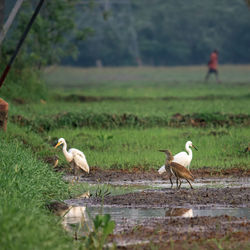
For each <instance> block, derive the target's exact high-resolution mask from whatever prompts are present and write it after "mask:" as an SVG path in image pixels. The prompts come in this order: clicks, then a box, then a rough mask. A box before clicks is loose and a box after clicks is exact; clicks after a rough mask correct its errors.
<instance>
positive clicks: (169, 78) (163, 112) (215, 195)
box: [0, 65, 250, 249]
mask: <svg viewBox="0 0 250 250" xmlns="http://www.w3.org/2000/svg"><path fill="white" fill-rule="evenodd" d="M219 73H220V80H221V82H220V83H217V82H216V81H215V79H214V78H213V76H212V77H211V79H209V81H208V82H204V77H205V74H206V67H205V66H189V67H159V68H154V67H137V68H133V67H127V68H84V69H82V68H71V67H61V66H56V67H55V66H54V67H50V68H46V69H45V71H44V73H43V76H42V77H43V80H44V81H45V83H46V85H47V87H48V96H47V98H46V99H45V100H37V102H35V103H30V102H28V101H26V100H23V99H15V100H12V101H10V102H9V121H8V131H7V133H1V140H2V141H4V142H5V144H4V145H5V147H4V150H3V149H2V151H1V152H0V153H1V154H2V165H3V166H5V167H4V168H1V170H2V173H4V172H5V171H8V176H9V177H8V178H6V177H5V176H4V175H1V174H0V177H1V176H2V181H1V183H2V185H3V188H2V190H8V188H9V189H10V190H12V189H13V190H15V191H13V194H11V195H10V194H9V193H8V192H6V191H3V192H2V195H1V199H3V200H4V199H5V202H7V201H8V202H12V203H15V204H16V206H15V207H13V211H10V212H9V217H13V216H14V215H15V209H18V206H19V205H18V204H19V203H22V202H23V204H24V205H22V206H21V207H22V211H25V212H23V213H22V215H23V214H25V215H26V216H27V218H28V219H27V220H25V223H24V224H23V227H24V228H25V231H24V232H26V233H25V235H26V236H25V237H26V238H27V239H26V238H25V239H26V240H23V241H22V237H23V235H20V237H19V236H17V238H18V237H19V238H18V240H17V242H18V243H17V244H19V245H20V246H21V247H22V248H23V249H34V248H36V249H44V248H43V247H45V246H48V247H47V248H48V249H55V246H56V245H57V248H58V249H64V248H65V249H85V248H86V249H90V248H88V247H87V246H88V244H90V243H89V242H90V241H88V243H86V242H87V241H86V239H85V238H84V239H85V240H84V241H81V240H76V239H79V237H80V231H77V232H78V233H79V234H76V229H74V227H72V224H77V225H78V226H79V221H82V215H81V216H80V217H81V219H79V218H78V220H76V221H75V222H74V223H73V222H72V221H71V222H67V223H68V224H67V223H66V222H65V223H66V224H67V225H71V226H70V228H71V229H70V230H69V226H67V227H66V228H67V229H68V230H66V231H70V233H66V232H64V230H63V229H62V228H61V227H60V223H61V221H60V222H57V223H58V224H57V226H56V224H55V223H51V222H49V223H50V224H48V221H57V220H58V219H56V218H55V216H53V215H52V214H51V213H49V211H48V210H46V209H45V207H44V204H46V203H47V202H50V201H51V200H55V199H56V200H64V201H65V202H66V203H67V204H68V205H72V206H74V207H78V208H79V207H80V208H81V209H83V207H84V208H86V207H89V208H90V211H91V210H92V211H93V213H96V212H95V209H97V208H98V209H99V208H100V207H102V208H104V211H105V212H106V213H109V214H111V218H113V219H114V220H115V221H116V228H115V231H114V233H113V234H111V235H110V236H109V238H108V242H109V245H105V246H106V247H111V246H112V247H114V246H113V245H110V244H115V245H116V248H118V249H163V248H164V249H190V248H192V249H196V248H197V249H198V248H199V249H224V248H225V249H238V248H239V247H240V248H242V249H248V247H249V237H248V236H249V232H250V220H249V214H250V211H249V200H250V197H249V184H248V183H249V175H250V155H249V150H250V149H249V148H250V144H249V143H250V108H249V107H250V66H249V65H222V66H220V68H219ZM7 101H8V100H7ZM60 137H63V138H65V140H66V141H67V144H68V147H69V148H71V147H74V148H77V149H79V150H81V151H83V152H84V154H85V155H86V158H87V161H88V163H89V166H90V174H89V175H88V174H83V175H82V176H81V178H80V182H79V183H78V184H71V183H72V179H73V176H72V171H71V168H70V166H69V164H68V163H67V162H66V160H65V157H64V155H63V153H62V150H61V148H60V147H59V148H57V149H55V148H54V146H55V144H56V143H57V140H58V139H59V138H60ZM188 140H190V141H192V142H193V144H194V145H195V146H196V147H197V148H198V151H195V150H193V160H192V163H191V167H190V170H191V172H192V173H193V174H194V175H195V177H196V178H197V179H196V180H195V183H194V185H195V186H194V190H191V189H189V186H186V185H184V187H183V189H181V190H179V191H177V190H175V189H170V185H169V181H168V178H167V176H165V175H164V176H163V177H162V176H160V175H159V174H158V172H157V170H158V169H159V168H160V167H161V166H162V165H163V164H164V162H165V156H164V155H163V154H162V153H160V152H159V151H158V150H159V149H170V150H171V152H172V153H173V154H176V153H178V152H181V151H184V150H185V143H186V141H188ZM10 148H12V149H15V150H12V151H13V152H12V153H10V152H11V150H10ZM7 152H8V155H9V156H8V158H6V157H4V156H5V155H6V154H7ZM17 152H19V153H17ZM20 152H22V153H20ZM23 155H24V156H23ZM28 155H30V157H31V160H30V159H29V160H28V158H29V157H28ZM55 159H58V165H57V166H56V167H54V163H55V161H56V160H55ZM16 162H19V163H16ZM27 165H29V166H27ZM8 166H11V167H10V168H8ZM4 169H5V170H4ZM26 169H27V170H26ZM32 172H34V173H36V174H35V175H34V176H35V178H34V176H33V175H32V174H31V173H32ZM22 178H24V180H26V181H22ZM40 178H41V180H42V181H41V183H40V181H39V179H40ZM44 179H47V183H46V181H44ZM7 180H8V181H7ZM28 180H29V181H30V182H28ZM37 182H39V183H40V184H39V185H38V188H37V190H36V191H32V190H35V189H36V186H37V184H36V183H37ZM16 183H17V184H16ZM28 183H29V184H28ZM31 187H33V188H31ZM100 189H101V190H102V191H100ZM98 190H99V191H98ZM87 191H89V192H90V193H91V196H90V198H88V199H86V197H85V196H84V198H79V195H80V194H82V193H85V192H87ZM98 192H99V196H100V194H102V193H103V194H105V195H102V197H101V198H100V197H99V196H98V195H97V193H98ZM22 193H25V195H24V196H22ZM10 197H12V198H11V199H10ZM20 197H21V198H20ZM34 197H36V198H34ZM77 197H78V198H77ZM24 200H25V201H24ZM31 203H33V204H34V205H35V206H33V207H31V210H33V211H35V214H36V216H37V215H38V214H39V213H41V214H42V219H43V221H44V224H46V225H47V226H48V227H52V228H53V230H52V231H53V232H51V233H50V234H47V235H46V231H47V228H45V227H43V226H41V220H39V223H37V224H36V223H35V219H36V216H35V215H34V214H32V217H28V216H29V215H28V214H29V209H28V205H29V204H31ZM6 204H7V203H6ZM34 207H37V208H36V209H35V210H34ZM218 208H220V209H221V210H220V211H221V213H218V211H217V210H216V213H215V214H213V213H212V212H211V214H212V215H211V216H212V218H210V217H208V216H203V215H202V216H201V217H200V211H201V210H200V209H203V210H204V211H206V213H208V214H209V211H210V210H211V211H212V210H213V212H214V210H215V209H218ZM1 209H2V211H0V212H2V214H3V213H7V211H8V209H9V206H8V205H6V207H3V208H1ZM105 209H106V210H105ZM112 209H113V210H112ZM117 209H118V210H117ZM131 209H134V210H131ZM138 209H141V210H138ZM143 209H147V210H146V211H144V210H143ZM150 209H151V210H150ZM172 209H177V210H172ZM178 209H184V210H182V211H179V210H178ZM185 209H186V210H185ZM190 209H191V210H192V213H191V212H190V211H189V210H190ZM209 209H210V210H209ZM223 209H224V210H223ZM228 209H229V210H230V209H231V210H230V211H229V210H228ZM234 209H238V210H237V213H236V210H234ZM81 211H82V210H81ZM176 211H177V212H176ZM188 211H189V212H188ZM197 211H198V212H197ZM223 211H224V212H223ZM225 211H226V212H225ZM187 212H188V213H187ZM229 212H230V213H229ZM120 213H121V214H120ZM175 213H177V214H178V215H177V217H171V216H172V215H173V214H175ZM117 214H118V216H117ZM170 214H171V216H170ZM181 214H182V215H181ZM184 214H185V216H184ZM187 214H189V216H187ZM190 214H192V216H190ZM195 214H196V215H195ZM20 216H21V215H20ZM116 216H117V217H116ZM182 216H183V217H182ZM78 217H79V216H78ZM118 217H119V218H118ZM123 217H124V220H121V218H123ZM163 217H164V218H163ZM187 217H189V218H187ZM4 219H5V221H8V218H6V217H4ZM17 220H18V221H20V220H21V219H18V218H17ZM162 221H164V223H165V224H164V225H163V224H162ZM51 224H52V225H51ZM80 224H81V223H80ZM1 225H2V226H1ZM3 225H4V224H2V223H0V228H1V230H0V231H2V232H3V231H8V230H10V229H11V228H14V222H13V223H11V224H8V223H7V222H6V225H8V227H6V228H3ZM30 225H33V227H34V230H37V231H39V232H40V231H41V232H42V233H41V234H40V235H41V237H42V235H46V237H45V240H44V242H43V244H41V245H39V244H38V242H39V241H40V240H41V239H40V238H39V237H37V238H33V243H32V241H31V242H29V240H28V238H29V229H28V228H29V227H30ZM167 225H168V226H167ZM187 225H188V226H187ZM191 225H192V226H191ZM204 225H206V226H205V229H204V228H203V229H204V230H203V229H202V227H204ZM215 225H217V226H215ZM225 225H228V226H225ZM18 226H19V228H22V225H21V224H18ZM72 228H73V229H72ZM180 228H182V230H180ZM190 228H194V229H195V228H196V229H197V228H198V229H199V230H198V231H197V230H196V231H195V230H192V229H190ZM78 229H79V227H78ZM72 230H73V232H74V233H73V237H74V239H75V241H74V242H73V240H72V238H73V237H72V236H71V234H72ZM202 230H203V231H204V232H205V233H206V235H205V233H202ZM19 231H20V230H17V229H16V234H17V235H19V234H18V232H19ZM7 235H8V237H7V238H6V237H5V238H3V237H1V240H0V243H1V241H2V243H4V244H5V246H6V247H5V248H4V249H17V245H15V246H13V247H12V244H11V242H12V241H13V236H10V234H7ZM31 237H32V236H31ZM166 238H167V239H170V240H164V239H166ZM3 239H5V241H3ZM60 239H62V240H60ZM27 242H29V244H28V243H27ZM59 242H60V243H59ZM62 245H63V248H62ZM34 246H35V247H34ZM84 247H85V248H84ZM20 249H21V248H20Z"/></svg>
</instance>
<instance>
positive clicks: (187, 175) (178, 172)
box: [159, 149, 194, 189]
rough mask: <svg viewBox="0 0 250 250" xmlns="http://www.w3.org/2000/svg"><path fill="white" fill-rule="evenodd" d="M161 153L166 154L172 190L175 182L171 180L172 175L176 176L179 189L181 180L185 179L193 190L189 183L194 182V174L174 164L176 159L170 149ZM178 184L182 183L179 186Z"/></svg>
mask: <svg viewBox="0 0 250 250" xmlns="http://www.w3.org/2000/svg"><path fill="white" fill-rule="evenodd" d="M159 151H160V152H164V153H165V154H166V163H165V168H166V170H167V171H168V172H169V180H170V182H171V188H172V186H173V182H172V179H171V177H172V175H175V177H176V186H177V188H178V189H179V188H180V187H181V184H182V181H181V179H185V180H186V181H187V182H188V183H189V185H190V187H191V188H193V187H192V185H191V183H190V181H189V180H191V181H194V176H193V175H192V173H191V172H190V171H189V170H188V169H186V168H185V167H183V166H182V165H180V164H178V163H176V162H173V159H174V157H173V155H172V153H171V152H170V151H169V150H168V149H165V150H159ZM178 182H180V184H179V186H178Z"/></svg>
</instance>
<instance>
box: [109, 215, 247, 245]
mask: <svg viewBox="0 0 250 250" xmlns="http://www.w3.org/2000/svg"><path fill="white" fill-rule="evenodd" d="M249 232H250V221H249V220H245V219H239V218H236V217H230V216H227V215H224V216H218V217H195V218H161V219H154V220H146V221H144V223H143V225H138V226H137V227H135V228H132V229H127V230H125V231H124V232H123V233H120V234H116V235H113V236H112V238H111V240H112V241H113V242H117V244H118V249H151V248H152V246H157V247H158V249H192V248H190V247H191V246H193V247H195V246H196V248H195V249H222V248H218V245H216V244H215V245H214V247H212V246H213V245H210V247H208V244H207V243H208V242H206V244H204V247H205V248H201V246H202V241H204V240H209V239H217V241H218V243H220V244H223V243H222V240H225V243H224V244H225V245H226V244H228V243H229V242H230V244H233V245H235V246H240V245H241V246H243V249H247V248H245V247H247V246H249ZM129 242H131V243H132V244H129ZM213 242H214V243H216V240H213ZM210 244H211V242H210ZM197 247H199V248H197ZM207 247H208V248H207ZM231 247H232V245H231V246H230V248H226V249H232V248H231ZM236 249H237V248H236Z"/></svg>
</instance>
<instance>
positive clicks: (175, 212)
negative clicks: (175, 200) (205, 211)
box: [165, 208, 194, 218]
mask: <svg viewBox="0 0 250 250" xmlns="http://www.w3.org/2000/svg"><path fill="white" fill-rule="evenodd" d="M165 216H170V217H172V216H181V217H185V218H191V217H194V213H193V209H192V208H170V209H169V210H167V211H166V213H165Z"/></svg>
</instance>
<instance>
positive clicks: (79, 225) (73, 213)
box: [62, 206, 90, 232]
mask: <svg viewBox="0 0 250 250" xmlns="http://www.w3.org/2000/svg"><path fill="white" fill-rule="evenodd" d="M88 222H89V220H88V217H87V213H86V207H85V206H79V207H75V206H71V207H70V208H69V209H68V211H66V212H65V214H64V216H63V220H62V225H63V227H64V229H65V230H67V231H69V232H76V231H85V230H86V229H87V230H88V229H89V227H90V225H89V223H88Z"/></svg>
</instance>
